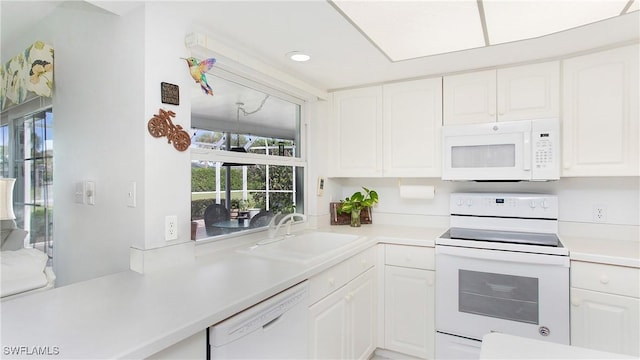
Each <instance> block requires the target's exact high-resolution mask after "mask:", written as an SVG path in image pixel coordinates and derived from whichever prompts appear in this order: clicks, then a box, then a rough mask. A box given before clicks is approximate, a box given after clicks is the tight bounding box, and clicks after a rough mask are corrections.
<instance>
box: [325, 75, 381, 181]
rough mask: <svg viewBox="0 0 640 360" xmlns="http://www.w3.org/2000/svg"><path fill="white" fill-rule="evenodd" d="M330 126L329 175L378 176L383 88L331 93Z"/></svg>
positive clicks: (376, 87)
mask: <svg viewBox="0 0 640 360" xmlns="http://www.w3.org/2000/svg"><path fill="white" fill-rule="evenodd" d="M330 124H331V126H330V128H329V133H330V138H329V148H330V149H329V154H330V158H329V159H330V161H329V164H330V165H329V166H330V169H329V171H330V173H331V176H338V177H340V176H344V177H377V176H381V175H382V87H381V86H375V87H367V88H360V89H353V90H345V91H337V92H334V93H333V99H332V116H331V120H330Z"/></svg>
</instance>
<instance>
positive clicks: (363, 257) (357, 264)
mask: <svg viewBox="0 0 640 360" xmlns="http://www.w3.org/2000/svg"><path fill="white" fill-rule="evenodd" d="M377 248H378V246H374V247H372V248H370V249H367V250H365V251H363V252H361V253H360V254H358V255H356V256H354V257H352V258H351V259H349V260H347V263H348V266H349V277H350V278H351V279H353V278H355V277H357V276H358V275H360V274H362V273H364V272H365V271H367V270H369V269H370V268H372V267H373V266H374V265H375V264H376V254H377Z"/></svg>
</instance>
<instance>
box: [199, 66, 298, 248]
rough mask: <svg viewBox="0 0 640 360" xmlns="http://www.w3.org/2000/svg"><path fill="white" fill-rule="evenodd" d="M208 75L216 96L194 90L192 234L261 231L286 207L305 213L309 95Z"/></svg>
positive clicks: (218, 235)
mask: <svg viewBox="0 0 640 360" xmlns="http://www.w3.org/2000/svg"><path fill="white" fill-rule="evenodd" d="M207 77H208V82H209V84H211V85H212V87H213V88H214V96H210V95H206V94H204V93H202V92H201V90H200V89H199V88H197V87H193V89H194V90H193V91H192V93H191V101H192V111H191V116H192V128H191V135H192V142H191V217H192V238H193V239H194V240H202V239H211V238H223V237H228V236H232V235H237V234H238V233H242V232H247V231H260V230H264V229H265V227H266V226H267V225H268V224H269V221H270V220H271V219H272V218H273V217H274V216H276V215H278V214H281V213H291V212H297V213H304V173H305V169H306V161H305V159H304V157H303V154H302V151H301V149H302V146H301V145H302V144H301V142H302V141H301V139H303V138H304V134H303V131H302V128H301V125H300V124H301V115H302V111H303V107H304V101H303V100H300V99H297V98H295V97H292V96H289V95H287V94H283V93H281V92H279V91H277V90H274V89H271V88H269V87H267V86H264V85H261V84H257V83H252V82H250V81H248V80H246V79H244V78H240V77H236V76H234V75H232V74H225V75H218V74H216V75H212V74H209V73H207Z"/></svg>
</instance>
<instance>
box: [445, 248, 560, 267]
mask: <svg viewBox="0 0 640 360" xmlns="http://www.w3.org/2000/svg"><path fill="white" fill-rule="evenodd" d="M438 255H448V256H455V257H464V258H469V259H478V260H491V261H503V262H510V263H514V262H515V263H520V264H522V263H527V264H535V265H551V266H562V267H567V268H568V267H569V257H568V256H560V255H546V254H532V253H525V252H517V251H501V250H488V249H472V248H465V247H458V246H446V245H436V257H437V256H438Z"/></svg>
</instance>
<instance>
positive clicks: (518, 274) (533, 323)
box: [436, 245, 569, 344]
mask: <svg viewBox="0 0 640 360" xmlns="http://www.w3.org/2000/svg"><path fill="white" fill-rule="evenodd" d="M436 309H437V311H436V330H437V331H439V332H442V333H447V334H452V335H458V336H464V337H467V338H472V339H477V340H481V339H482V336H484V335H485V334H488V333H490V332H502V333H506V334H512V335H518V336H523V337H528V338H533V339H539V340H548V341H552V342H556V343H561V344H569V258H568V257H567V256H555V255H543V254H532V253H522V252H510V251H497V250H489V249H474V248H465V247H454V246H442V245H436Z"/></svg>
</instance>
